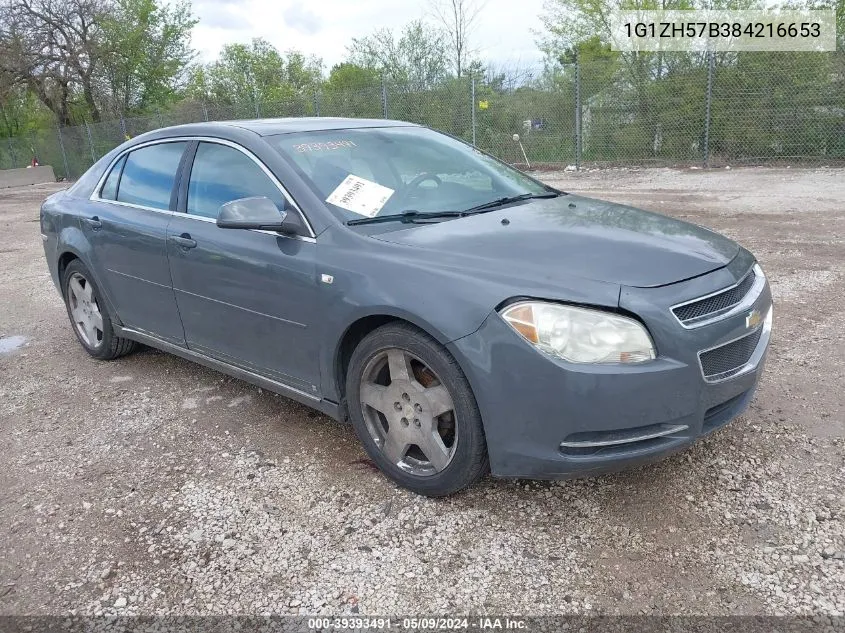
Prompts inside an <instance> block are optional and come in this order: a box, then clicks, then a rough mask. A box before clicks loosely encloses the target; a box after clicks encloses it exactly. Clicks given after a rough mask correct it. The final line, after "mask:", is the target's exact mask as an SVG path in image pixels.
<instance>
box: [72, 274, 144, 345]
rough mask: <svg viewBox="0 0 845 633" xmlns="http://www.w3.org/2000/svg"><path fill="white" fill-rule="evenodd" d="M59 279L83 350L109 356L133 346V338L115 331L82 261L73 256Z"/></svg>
mask: <svg viewBox="0 0 845 633" xmlns="http://www.w3.org/2000/svg"><path fill="white" fill-rule="evenodd" d="M62 279H63V281H62V289H63V291H64V297H65V306H66V307H67V314H68V317H69V318H70V323H71V325H72V326H73V331H74V333H75V334H76V338H77V339H79V342H80V343H81V344H82V347H84V348H85V351H86V352H88V353H89V354H91V356H93V357H94V358H99V359H101V360H112V359H114V358H119V357H120V356H124V355H126V354H128V353H129V352H131V351H133V350H134V349H135V347H136V346H137V344H136V343H135V341H130V340H129V339H126V338H120V337H118V336H117V335H116V334H115V333H114V330H113V329H112V318H111V314H110V313H109V310H108V307H107V306H106V303H105V301H103V300H102V299H101V297H102V295H101V294H100V291H99V289H98V288H97V286H96V284H95V283H94V281H93V279H92V276H91V273H90V272H89V271H88V269H87V268H86V267H85V265H84V264H83V263H82V262H81V261H79V260H78V259H75V260H73V261H72V262H71V263H70V264H68V266H67V268H65V272H64V275H63V277H62Z"/></svg>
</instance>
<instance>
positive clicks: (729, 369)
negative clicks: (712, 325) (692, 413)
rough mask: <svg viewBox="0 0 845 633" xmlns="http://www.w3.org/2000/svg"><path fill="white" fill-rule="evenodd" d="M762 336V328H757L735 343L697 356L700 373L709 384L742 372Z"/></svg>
mask: <svg viewBox="0 0 845 633" xmlns="http://www.w3.org/2000/svg"><path fill="white" fill-rule="evenodd" d="M762 335H763V328H762V327H758V328H757V329H756V330H754V331H753V332H752V333H751V334H748V335H746V336H743V337H742V338H739V339H737V340H735V341H732V342H730V343H727V344H725V345H722V346H721V347H716V348H714V349H711V350H708V351H706V352H702V353H701V354H699V355H698V359H699V362H700V363H701V372H702V373H703V374H704V379H705V380H707V381H709V382H715V381H717V380H724V379H725V378H730V377H731V376H734V375H736V374H738V373H739V372H741V371H742V369H743V368H744V367H745V365H746V364H748V361H749V360H751V357H752V356H753V355H754V350H755V349H757V343H759V342H760V337H761V336H762Z"/></svg>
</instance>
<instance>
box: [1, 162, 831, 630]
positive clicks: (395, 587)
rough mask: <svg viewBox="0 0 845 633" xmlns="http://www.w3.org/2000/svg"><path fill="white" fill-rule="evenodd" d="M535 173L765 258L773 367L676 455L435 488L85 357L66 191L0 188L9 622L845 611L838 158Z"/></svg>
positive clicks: (272, 400) (262, 403)
mask: <svg viewBox="0 0 845 633" xmlns="http://www.w3.org/2000/svg"><path fill="white" fill-rule="evenodd" d="M542 177H543V178H545V179H547V180H549V181H550V182H553V183H555V184H556V185H558V186H561V187H563V188H565V189H567V190H571V191H576V192H579V193H586V194H587V195H595V196H597V197H604V198H609V199H613V200H616V201H620V202H627V203H632V204H635V205H638V206H642V207H645V208H648V209H652V210H657V211H661V212H664V213H667V214H670V215H674V216H677V217H680V218H683V219H687V220H690V221H693V222H697V223H700V224H703V225H706V226H709V227H712V228H715V229H717V230H719V231H722V232H724V233H726V234H728V235H730V236H731V237H733V238H735V239H737V240H739V241H740V242H741V243H743V244H744V245H745V246H747V247H749V248H750V249H751V250H752V251H754V252H755V253H756V254H757V255H758V257H759V259H760V261H761V263H762V264H763V267H764V268H765V270H766V271H767V273H768V274H769V276H770V278H771V280H772V287H773V291H774V295H775V301H776V319H775V332H774V337H773V342H772V348H771V352H770V357H769V363H768V367H767V372H766V375H765V377H764V379H763V383H762V385H761V389H760V391H759V392H758V395H757V398H756V400H755V402H754V403H753V404H752V406H751V408H750V409H749V411H748V412H747V414H746V415H745V416H743V417H742V418H740V419H738V420H736V421H735V422H734V423H732V424H731V425H729V426H727V427H726V428H724V429H723V430H720V431H719V432H717V433H715V434H714V435H712V436H710V437H708V438H707V439H705V440H703V441H701V442H700V443H698V444H696V445H695V446H694V447H693V448H691V449H690V450H688V451H686V452H684V453H682V454H680V455H677V456H675V457H673V458H671V459H668V460H666V461H663V462H660V463H658V464H654V465H651V466H647V467H643V468H640V469H637V470H632V471H628V472H624V473H620V474H616V475H610V476H604V477H601V478H597V479H588V480H578V481H566V482H557V483H545V482H541V483H538V482H523V481H502V480H494V479H490V478H488V479H486V480H484V481H483V482H481V483H480V484H479V485H477V486H475V487H474V488H472V489H471V490H469V491H468V492H466V493H464V494H461V495H459V496H456V497H453V498H450V499H445V500H428V499H424V498H420V497H417V496H414V495H413V494H410V493H408V492H405V491H403V490H401V489H398V488H396V487H395V486H393V485H392V484H391V483H389V482H388V481H387V480H385V479H384V478H382V477H381V476H380V475H379V474H378V473H376V472H374V471H373V470H372V469H371V468H370V467H369V465H368V463H367V462H366V460H364V459H363V458H364V454H363V451H362V450H361V449H360V448H359V446H358V443H357V442H356V440H355V437H354V435H353V433H352V431H351V429H350V428H349V427H346V426H342V425H339V424H337V423H335V422H333V421H331V420H329V419H327V418H325V417H324V416H322V415H320V414H317V413H315V412H313V411H310V410H309V409H307V408H305V407H303V406H301V405H298V404H296V403H293V402H291V401H289V400H287V399H285V398H282V397H279V396H276V395H274V394H270V393H267V392H262V391H261V390H260V389H257V388H255V387H252V386H250V385H247V384H245V383H243V382H240V381H237V380H234V379H230V378H228V377H226V376H223V375H221V374H218V373H215V372H213V371H210V370H206V369H204V368H202V367H199V366H197V365H194V364H191V363H189V362H186V361H183V360H180V359H178V358H175V357H172V356H168V355H165V354H162V353H158V352H155V351H152V350H144V351H141V352H139V353H136V354H134V355H131V356H129V357H126V358H123V359H121V360H119V361H115V362H112V363H103V362H98V361H95V360H92V359H91V358H89V357H88V356H87V355H86V354H85V353H84V352H83V350H82V349H81V347H80V346H79V345H78V344H77V342H76V341H75V339H74V336H73V334H72V332H71V330H70V326H69V325H68V323H67V317H66V315H65V312H64V308H63V305H62V303H61V300H60V299H59V296H58V295H57V293H56V291H55V289H54V288H53V286H52V283H51V282H50V279H49V276H48V274H47V270H46V266H45V263H44V259H43V254H42V251H41V243H40V240H39V237H38V233H39V231H38V222H37V212H38V205H39V203H40V201H41V200H42V199H43V198H44V197H45V196H46V195H47V194H48V193H50V192H51V191H54V190H56V189H58V188H59V186H58V185H56V186H38V187H29V188H21V189H14V190H4V191H0V225H2V231H0V288H2V290H0V296H1V297H2V310H0V335H2V337H3V338H2V339H0V464H2V466H3V467H2V469H1V470H0V613H2V614H57V613H75V614H228V613H239V614H240V613H244V614H263V613H301V614H317V613H323V614H342V613H362V614H403V613H406V614H408V613H415V614H421V613H422V614H425V613H443V612H452V613H498V614H502V613H519V614H532V615H542V614H563V613H566V614H568V613H609V614H617V613H621V614H674V613H684V614H732V613H744V614H759V613H767V614H821V613H824V614H830V615H832V614H843V613H845V459H844V458H845V444H843V436H844V435H845V407H843V395H842V394H843V387H845V380H843V378H845V369H843V364H842V362H841V358H842V357H843V356H845V328H843V326H842V324H841V320H840V318H841V317H840V315H841V314H842V313H843V312H845V208H843V200H845V171H843V170H835V169H815V170H798V169H734V170H731V171H726V170H719V171H712V172H704V171H695V170H683V171H681V170H668V169H654V170H618V171H617V170H611V171H596V172H583V173H580V174H568V173H566V174H564V173H560V172H547V173H543V174H542ZM13 337H21V338H13Z"/></svg>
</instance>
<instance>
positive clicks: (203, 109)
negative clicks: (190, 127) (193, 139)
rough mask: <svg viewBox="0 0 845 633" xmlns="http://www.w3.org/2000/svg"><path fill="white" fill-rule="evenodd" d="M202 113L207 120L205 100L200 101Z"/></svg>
mask: <svg viewBox="0 0 845 633" xmlns="http://www.w3.org/2000/svg"><path fill="white" fill-rule="evenodd" d="M202 115H203V116H204V117H205V120H206V121H208V108H207V107H206V105H205V101H203V102H202Z"/></svg>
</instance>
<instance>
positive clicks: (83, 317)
mask: <svg viewBox="0 0 845 633" xmlns="http://www.w3.org/2000/svg"><path fill="white" fill-rule="evenodd" d="M67 292H68V304H69V306H70V316H71V320H72V321H73V327H75V328H76V332H77V334H79V337H80V338H81V339H82V340H83V341H84V342H85V344H86V345H88V347H91V348H96V347H99V346H100V345H101V344H102V342H103V315H102V314H101V313H100V306H99V304H98V303H97V298H96V297H95V296H94V288H93V286H92V285H91V283H90V282H89V281H88V280H87V279H86V278H85V277H83V276H82V275H81V274H79V273H73V274H72V275H71V277H70V279H69V280H68V284H67Z"/></svg>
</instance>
